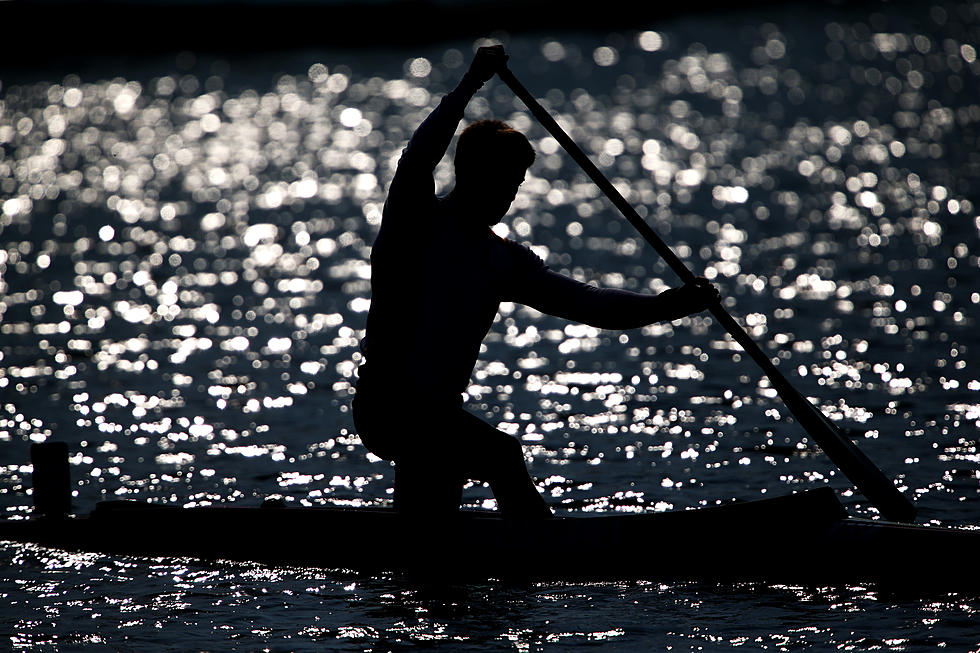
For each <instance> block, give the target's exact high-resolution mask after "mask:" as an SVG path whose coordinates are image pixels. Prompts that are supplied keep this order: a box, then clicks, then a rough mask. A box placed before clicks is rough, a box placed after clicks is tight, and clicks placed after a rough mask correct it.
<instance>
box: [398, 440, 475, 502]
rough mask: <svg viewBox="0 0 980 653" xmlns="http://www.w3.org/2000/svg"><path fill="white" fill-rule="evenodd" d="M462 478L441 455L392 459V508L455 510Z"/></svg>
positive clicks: (453, 466) (458, 500)
mask: <svg viewBox="0 0 980 653" xmlns="http://www.w3.org/2000/svg"><path fill="white" fill-rule="evenodd" d="M462 499H463V479H462V478H460V477H459V476H457V475H456V464H455V461H453V460H446V459H444V456H441V455H438V454H433V455H431V456H407V457H402V458H399V460H397V461H396V462H395V510H397V511H399V512H414V513H426V514H449V513H456V512H458V511H459V504H460V503H461V502H462Z"/></svg>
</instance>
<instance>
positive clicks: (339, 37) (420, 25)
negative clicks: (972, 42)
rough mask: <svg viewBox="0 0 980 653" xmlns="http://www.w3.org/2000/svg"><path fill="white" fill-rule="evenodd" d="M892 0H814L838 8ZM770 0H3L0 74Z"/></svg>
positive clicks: (608, 21)
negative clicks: (115, 59)
mask: <svg viewBox="0 0 980 653" xmlns="http://www.w3.org/2000/svg"><path fill="white" fill-rule="evenodd" d="M895 4H896V3H895V2H890V3H889V2H884V1H883V0H865V1H860V2H854V1H851V2H847V1H846V0H811V1H810V2H807V3H806V5H808V6H809V7H811V8H812V7H815V6H816V7H821V6H823V7H828V8H832V9H833V10H834V11H840V12H842V13H846V12H849V10H851V9H854V8H860V9H861V10H863V11H867V10H868V8H869V5H870V6H871V7H872V8H874V6H876V5H880V6H881V7H882V9H883V10H887V9H888V8H891V7H894V5H895ZM780 5H781V6H783V8H785V3H781V2H776V1H775V0H738V1H735V2H733V1H728V2H722V1H719V0H699V1H697V2H669V3H668V2H658V1H656V0H653V1H647V2H629V1H627V0H603V1H601V2H596V1H594V0H591V1H585V0H564V1H562V2H545V1H528V0H524V1H522V0H499V1H489V0H474V1H472V2H465V1H460V2H452V1H450V0H389V1H377V0H374V1H367V2H357V1H356V0H340V1H316V0H305V1H304V0H287V1H285V2H280V3H277V2H260V1H253V2H244V3H242V2H224V1H217V2H184V1H178V2H164V1H163V0H148V1H145V2H140V1H135V0H133V1H128V2H126V1H121V0H107V1H104V2H102V1H90V2H77V1H76V2H70V1H64V0H60V1H59V0H52V1H45V0H41V1H37V0H35V1H25V0H13V1H9V2H2V1H0V23H2V24H4V25H5V27H6V28H7V30H8V34H9V33H10V32H14V33H20V34H22V35H23V34H25V33H26V34H27V36H26V38H23V37H22V38H6V39H3V44H2V45H0V56H2V57H3V58H4V59H3V62H2V63H0V74H2V72H3V70H4V69H7V70H17V71H25V70H29V69H36V68H39V67H45V66H49V65H52V64H64V63H69V62H70V61H71V60H72V59H76V60H77V59H78V58H79V57H87V56H96V57H98V56H153V55H157V54H161V53H166V52H178V51H181V50H193V51H195V52H201V53H206V52H220V53H223V54H248V53H255V52H270V51H282V50H295V49H303V48H344V49H346V48H365V47H369V48H374V49H384V48H403V47H405V46H413V45H420V44H428V43H435V42H440V41H447V40H457V39H475V38H479V37H481V36H492V35H493V34H494V33H506V34H511V35H513V34H520V33H528V32H536V31H548V32H552V33H554V32H559V31H567V30H589V31H602V30H617V29H630V28H639V27H643V26H650V25H653V24H655V23H656V21H658V20H661V21H662V20H669V19H673V18H677V17H679V16H693V15H698V14H704V13H710V14H712V15H713V16H714V17H716V18H717V16H718V15H719V14H724V13H730V12H735V11H745V10H759V9H765V8H766V7H776V6H780Z"/></svg>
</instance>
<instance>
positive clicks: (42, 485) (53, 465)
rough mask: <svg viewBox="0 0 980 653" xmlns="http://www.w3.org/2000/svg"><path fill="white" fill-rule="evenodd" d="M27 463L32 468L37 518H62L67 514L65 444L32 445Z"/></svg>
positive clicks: (68, 477) (68, 492)
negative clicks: (29, 461)
mask: <svg viewBox="0 0 980 653" xmlns="http://www.w3.org/2000/svg"><path fill="white" fill-rule="evenodd" d="M31 464H32V465H33V467H34V474H33V485H34V511H35V512H36V513H37V514H38V515H40V516H41V517H64V516H65V515H67V514H68V513H69V512H71V473H70V472H69V469H68V444H67V443H65V442H40V443H35V444H32V445H31Z"/></svg>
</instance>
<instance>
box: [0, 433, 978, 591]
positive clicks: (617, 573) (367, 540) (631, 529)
mask: <svg viewBox="0 0 980 653" xmlns="http://www.w3.org/2000/svg"><path fill="white" fill-rule="evenodd" d="M64 453H67V448H64ZM57 461H58V456H55V457H54V462H55V463H56V464H57ZM49 463H50V461H49ZM66 472H67V466H66V465H65V466H64V467H63V468H61V471H60V472H58V473H55V474H51V473H50V472H49V471H46V466H45V463H43V462H39V461H38V459H37V458H35V490H36V492H35V503H36V508H35V512H36V513H39V514H38V515H37V516H34V517H31V518H29V519H20V520H6V521H3V522H0V540H12V541H17V542H31V543H36V544H39V545H43V546H47V547H56V548H61V549H68V550H77V551H93V552H105V553H110V554H130V555H141V556H174V557H185V556H186V557H194V558H200V559H204V560H248V561H256V562H263V563H269V564H274V565H302V566H315V567H320V568H327V569H336V570H353V571H356V572H366V573H387V572H393V573H406V574H411V575H414V576H418V577H421V578H423V579H426V580H441V581H447V580H448V581H467V580H478V579H483V580H485V579H510V580H522V581H523V580H543V581H549V580H550V581H564V580H580V581H581V580H639V579H647V580H653V581H698V582H742V581H750V582H751V581H757V582H765V583H780V584H807V585H811V584H815V585H819V586H829V585H847V586H852V585H865V584H867V585H872V584H873V585H878V586H881V587H888V588H890V589H893V590H900V591H912V592H920V591H923V590H942V591H950V590H959V591H967V592H969V591H980V583H978V581H980V571H978V570H980V567H978V566H977V565H976V564H975V559H976V555H977V553H978V551H980V530H969V529H958V528H948V527H937V526H922V525H914V524H901V523H894V522H887V521H880V520H872V519H861V518H854V517H849V516H848V514H847V512H846V511H845V509H844V507H843V505H842V504H841V503H840V501H839V500H838V498H837V496H836V493H835V491H834V490H833V489H832V488H830V487H825V488H820V489H815V490H809V491H805V492H799V493H796V494H790V495H786V496H780V497H774V498H767V499H762V500H759V501H746V502H733V503H729V504H723V505H719V506H714V507H708V508H701V509H697V510H680V511H674V512H662V513H629V514H624V513H602V514H592V515H586V516H566V517H555V518H552V519H544V520H520V519H506V518H503V517H501V516H499V515H498V514H496V513H493V512H486V511H482V512H481V511H462V512H460V513H459V514H458V515H455V516H452V517H449V518H446V517H439V518H436V517H427V516H425V515H410V514H403V513H398V512H396V511H394V510H392V509H387V508H340V507H322V508H319V507H315V508H307V507H285V506H283V505H282V503H281V502H275V501H267V502H266V503H265V504H264V505H263V506H261V507H258V506H255V507H240V506H229V505H222V506H210V507H193V508H181V507H178V506H171V505H159V504H150V503H143V502H138V501H106V502H102V503H99V504H97V506H96V508H95V510H93V511H92V512H91V513H90V514H89V515H87V516H71V515H69V514H67V513H66V511H65V507H66V505H67V499H59V498H58V496H57V494H56V493H55V492H53V491H51V490H49V489H46V488H45V487H41V488H38V487H37V483H38V481H41V482H43V483H48V482H51V479H52V478H53V479H54V485H55V486H57V485H58V479H61V480H62V481H63V480H64V478H65V476H64V474H65V473H66ZM62 487H63V488H64V489H67V487H68V485H67V483H62ZM38 490H40V491H38ZM38 502H40V506H37V504H38Z"/></svg>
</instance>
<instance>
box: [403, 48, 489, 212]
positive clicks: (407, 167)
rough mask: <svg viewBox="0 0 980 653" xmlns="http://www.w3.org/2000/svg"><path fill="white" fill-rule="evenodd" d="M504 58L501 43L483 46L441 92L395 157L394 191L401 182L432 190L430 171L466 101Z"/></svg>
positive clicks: (456, 125)
mask: <svg viewBox="0 0 980 653" xmlns="http://www.w3.org/2000/svg"><path fill="white" fill-rule="evenodd" d="M506 61H507V55H506V54H505V53H504V49H503V46H499V45H495V46H487V47H481V48H480V49H479V50H477V52H476V55H475V56H474V57H473V61H472V62H471V63H470V67H469V69H468V70H467V71H466V73H465V74H464V75H463V78H462V79H461V80H460V81H459V84H457V85H456V88H454V89H453V90H452V91H450V92H449V93H447V94H446V95H445V96H443V98H442V100H441V101H440V102H439V105H438V106H437V107H436V108H435V109H433V110H432V113H430V114H429V115H428V116H427V117H426V119H425V120H423V121H422V124H420V125H419V126H418V128H417V129H416V130H415V133H414V134H413V135H412V138H411V139H410V140H409V142H408V147H406V148H405V151H404V152H402V156H401V158H400V159H399V161H398V169H397V170H396V172H395V177H394V179H393V180H392V183H391V186H392V189H391V190H392V191H394V192H396V193H397V192H398V188H399V187H400V186H402V185H403V184H405V185H411V192H419V191H422V192H426V193H428V194H431V193H432V192H433V184H434V182H433V180H432V172H433V171H434V170H435V167H436V165H437V164H438V163H439V161H440V160H441V159H442V157H443V156H445V154H446V150H447V149H448V148H449V143H450V142H451V141H452V139H453V135H454V134H455V133H456V128H457V127H458V126H459V122H460V120H462V119H463V111H464V110H465V109H466V105H467V104H468V103H469V101H470V99H471V98H472V97H473V95H474V94H475V93H476V92H477V91H478V90H480V88H481V87H482V86H483V85H484V84H485V83H486V82H487V81H488V80H489V79H490V78H491V77H493V76H494V74H495V73H496V72H497V70H499V69H500V67H502V66H503V65H504V64H505V62H506ZM426 179H427V184H426V185H424V186H422V188H419V187H418V184H420V183H422V182H423V181H424V180H426Z"/></svg>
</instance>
